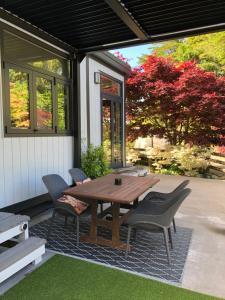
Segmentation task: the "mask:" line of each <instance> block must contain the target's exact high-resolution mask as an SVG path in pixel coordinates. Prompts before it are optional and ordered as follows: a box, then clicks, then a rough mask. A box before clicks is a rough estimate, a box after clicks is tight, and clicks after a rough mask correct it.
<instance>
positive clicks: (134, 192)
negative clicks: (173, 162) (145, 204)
mask: <svg viewBox="0 0 225 300" xmlns="http://www.w3.org/2000/svg"><path fill="white" fill-rule="evenodd" d="M115 178H121V179H122V184H121V185H115V184H114V182H115ZM158 182H159V179H158V178H154V177H153V176H146V177H135V176H125V175H118V174H110V175H106V176H103V177H100V178H97V179H95V180H92V181H90V182H87V183H85V184H81V185H78V186H75V187H72V188H69V189H67V190H65V191H64V194H66V195H70V196H73V197H76V198H78V199H81V200H82V199H86V200H101V201H105V202H117V203H121V204H129V203H131V202H133V201H135V200H137V199H138V197H139V196H141V195H142V194H143V193H144V192H146V191H147V190H148V189H149V188H151V187H152V186H153V185H155V184H156V183H158Z"/></svg>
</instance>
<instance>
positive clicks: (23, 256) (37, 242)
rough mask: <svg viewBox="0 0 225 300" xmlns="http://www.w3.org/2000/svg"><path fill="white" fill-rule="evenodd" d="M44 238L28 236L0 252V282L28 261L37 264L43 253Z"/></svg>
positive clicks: (27, 263)
mask: <svg viewBox="0 0 225 300" xmlns="http://www.w3.org/2000/svg"><path fill="white" fill-rule="evenodd" d="M45 243H46V240H44V239H40V238H37V237H31V238H28V239H26V240H24V241H22V242H20V243H19V244H17V245H16V246H14V247H12V248H10V249H8V250H6V251H4V252H3V253H1V254H0V283H2V282H3V281H4V280H6V279H7V278H9V277H10V276H12V275H13V274H15V273H17V272H18V271H19V270H21V269H23V268H24V267H25V266H27V265H29V264H30V263H32V262H33V263H34V264H38V263H39V262H40V261H41V259H42V255H43V254H44V253H45Z"/></svg>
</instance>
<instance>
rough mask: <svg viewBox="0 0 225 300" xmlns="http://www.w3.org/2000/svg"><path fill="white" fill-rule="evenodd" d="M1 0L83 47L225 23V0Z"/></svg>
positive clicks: (158, 37)
mask: <svg viewBox="0 0 225 300" xmlns="http://www.w3.org/2000/svg"><path fill="white" fill-rule="evenodd" d="M0 3H1V6H2V7H3V9H5V10H7V11H9V12H11V13H13V14H15V15H17V16H18V17H19V18H22V19H24V20H25V21H27V22H29V23H31V24H32V25H34V26H37V27H38V28H40V29H42V30H43V31H45V32H47V33H48V34H50V35H52V36H54V37H56V38H57V39H59V40H61V41H63V42H64V43H67V44H69V45H70V46H72V47H74V48H76V49H77V50H78V51H79V52H88V51H96V50H104V49H110V48H119V47H122V46H126V45H134V44H139V43H145V42H157V41H162V40H166V39H169V38H178V37H184V36H188V35H192V34H198V33H205V32H210V31H216V30H223V29H225V1H224V0H217V1H215V0H193V1H190V0H171V1H166V0H151V1H149V0H122V1H120V0H97V1H96V0H79V1H74V0H54V1H53V0H49V1H46V0H36V1H27V0H2V1H0ZM8 15H9V14H8ZM0 16H1V15H0ZM14 18H15V17H14ZM20 21H21V20H20ZM26 26H28V24H27V25H26ZM36 30H37V29H36Z"/></svg>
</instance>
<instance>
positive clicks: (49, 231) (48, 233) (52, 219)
mask: <svg viewBox="0 0 225 300" xmlns="http://www.w3.org/2000/svg"><path fill="white" fill-rule="evenodd" d="M55 214H56V212H55V210H53V213H52V217H51V220H50V224H49V226H48V232H47V237H46V239H47V240H49V239H50V234H51V229H52V224H53V222H54V219H55Z"/></svg>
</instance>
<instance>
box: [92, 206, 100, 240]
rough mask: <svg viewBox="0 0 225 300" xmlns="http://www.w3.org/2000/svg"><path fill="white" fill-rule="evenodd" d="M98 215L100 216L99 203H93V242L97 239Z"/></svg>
mask: <svg viewBox="0 0 225 300" xmlns="http://www.w3.org/2000/svg"><path fill="white" fill-rule="evenodd" d="M97 215H98V202H97V201H93V203H92V205H91V228H90V237H91V238H92V239H93V240H95V239H96V238H97Z"/></svg>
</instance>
